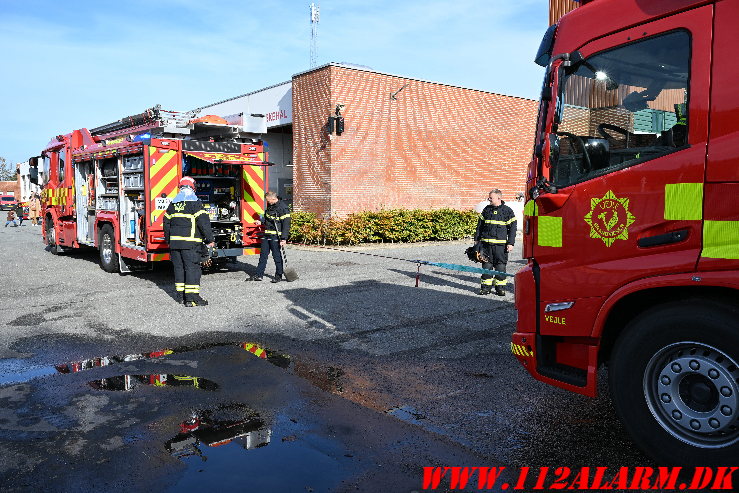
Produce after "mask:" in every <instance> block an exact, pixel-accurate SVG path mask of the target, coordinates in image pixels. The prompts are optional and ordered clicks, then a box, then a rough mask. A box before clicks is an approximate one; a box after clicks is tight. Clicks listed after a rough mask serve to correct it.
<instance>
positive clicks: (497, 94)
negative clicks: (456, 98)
mask: <svg viewBox="0 0 739 493" xmlns="http://www.w3.org/2000/svg"><path fill="white" fill-rule="evenodd" d="M326 67H338V68H345V69H349V70H357V71H360V72H372V73H375V74H380V75H387V76H389V77H397V78H399V79H406V80H414V81H417V82H423V83H426V84H436V85H440V86H447V87H456V88H458V89H464V90H467V91H477V92H483V93H485V94H495V95H496V96H505V97H507V98H516V99H523V100H525V101H533V102H537V100H536V99H531V98H525V97H523V96H511V95H510V94H503V93H500V92H492V91H484V90H482V89H475V88H472V87H465V86H460V85H457V84H447V83H444V82H437V81H433V80H426V79H420V78H418V77H409V76H406V75H398V74H391V73H389V72H382V71H379V70H374V69H371V68H365V67H361V66H356V65H348V64H345V63H340V62H329V63H325V64H323V65H320V66H318V67H313V68H311V69H308V70H303V71H302V72H298V73H296V74H293V77H292V78H293V79H295V77H299V76H301V75H305V74H308V73H311V72H314V71H316V70H321V69H324V68H326Z"/></svg>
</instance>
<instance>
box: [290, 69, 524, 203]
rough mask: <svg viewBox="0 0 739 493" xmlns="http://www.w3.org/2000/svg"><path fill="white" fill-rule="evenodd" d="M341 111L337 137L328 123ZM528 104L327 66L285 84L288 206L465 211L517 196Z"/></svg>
mask: <svg viewBox="0 0 739 493" xmlns="http://www.w3.org/2000/svg"><path fill="white" fill-rule="evenodd" d="M337 105H343V108H342V109H341V116H343V117H344V125H345V128H344V133H343V134H342V135H336V134H335V133H334V134H329V133H328V132H327V130H326V127H327V122H328V118H329V117H330V116H333V115H334V114H335V110H336V107H337ZM536 111H537V102H536V101H533V100H529V99H523V98H517V97H511V96H505V95H501V94H494V93H489V92H484V91H478V90H474V89H465V88H461V87H456V86H450V85H446V84H441V83H435V82H426V81H421V80H416V79H411V78H406V77H402V76H395V75H388V74H383V73H379V72H375V71H372V70H369V69H366V68H360V67H354V66H348V65H342V64H333V63H332V64H328V65H324V66H322V67H318V68H316V69H313V70H309V71H306V72H303V73H300V74H297V75H295V76H294V77H293V79H292V134H293V139H292V140H293V162H294V166H293V202H294V206H295V209H296V210H305V211H312V212H316V213H319V214H321V215H324V216H328V215H332V216H344V215H346V214H349V213H351V212H355V211H362V210H379V209H381V208H386V209H387V208H423V209H437V208H441V207H451V208H455V209H471V208H473V207H474V206H475V204H477V203H478V202H480V201H481V200H484V199H485V197H486V196H487V193H488V191H489V190H490V189H491V188H494V187H497V188H500V189H502V190H503V192H504V198H505V199H506V200H509V199H512V198H513V197H514V196H515V195H516V193H517V192H520V191H523V187H524V183H525V178H526V166H527V164H528V162H529V161H530V159H531V153H532V146H533V135H534V127H535V125H536Z"/></svg>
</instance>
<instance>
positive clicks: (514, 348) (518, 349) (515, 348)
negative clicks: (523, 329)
mask: <svg viewBox="0 0 739 493" xmlns="http://www.w3.org/2000/svg"><path fill="white" fill-rule="evenodd" d="M511 352H512V353H513V354H515V355H517V356H524V357H531V356H533V355H534V352H533V351H528V350H527V349H526V348H525V347H524V346H519V345H518V344H513V343H511Z"/></svg>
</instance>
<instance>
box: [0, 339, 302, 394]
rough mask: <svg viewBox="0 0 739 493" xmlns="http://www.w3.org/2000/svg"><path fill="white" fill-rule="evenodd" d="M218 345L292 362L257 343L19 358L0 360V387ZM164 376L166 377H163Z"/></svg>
mask: <svg viewBox="0 0 739 493" xmlns="http://www.w3.org/2000/svg"><path fill="white" fill-rule="evenodd" d="M221 346H238V347H240V348H242V349H244V350H245V351H246V352H248V353H249V354H251V355H253V356H255V357H257V358H261V359H265V360H267V361H269V362H270V363H272V364H273V365H275V366H278V367H280V368H289V367H290V364H291V359H290V356H289V355H287V354H283V353H280V352H277V351H273V350H271V349H268V348H265V347H263V346H260V345H259V344H257V343H254V342H238V343H208V344H200V345H196V346H180V347H176V348H173V349H169V348H167V349H159V350H156V351H150V352H145V353H134V354H126V355H119V356H98V357H94V358H89V359H85V360H81V361H72V362H68V363H62V364H59V365H42V364H36V363H33V362H32V361H31V360H28V359H21V358H12V359H0V386H3V385H10V384H16V383H25V382H28V381H30V380H33V379H34V378H40V377H48V376H50V375H54V374H56V373H62V374H69V373H78V372H81V371H84V370H90V369H93V368H100V367H103V366H109V365H112V364H115V363H124V362H130V361H138V360H145V359H151V358H161V357H164V356H169V355H171V354H182V353H189V352H192V351H199V350H203V349H210V348H214V347H221ZM149 376H150V375H143V377H147V378H148V377H149ZM164 376H165V377H166V375H164ZM138 377H142V375H121V376H118V377H112V378H106V379H101V380H95V381H93V382H90V385H92V386H93V387H94V388H100V389H103V390H130V389H128V388H125V387H126V384H125V383H120V381H125V380H126V378H128V379H129V380H130V379H131V378H134V379H136V378H138ZM173 377H175V378H176V377H177V376H174V375H173ZM188 378H192V377H188ZM203 381H204V380H203V379H200V382H203ZM111 382H114V383H111ZM206 382H207V381H206ZM210 383H211V384H213V382H210ZM96 385H97V386H96ZM153 385H156V384H153ZM205 385H206V386H207V385H208V384H205ZM112 387H122V388H112ZM201 388H202V387H201ZM206 390H208V389H206Z"/></svg>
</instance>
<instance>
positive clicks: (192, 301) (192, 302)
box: [185, 294, 208, 306]
mask: <svg viewBox="0 0 739 493" xmlns="http://www.w3.org/2000/svg"><path fill="white" fill-rule="evenodd" d="M207 304H208V301H207V300H204V299H203V298H201V297H200V295H199V294H193V295H190V298H189V299H187V300H185V306H206V305H207Z"/></svg>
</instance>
